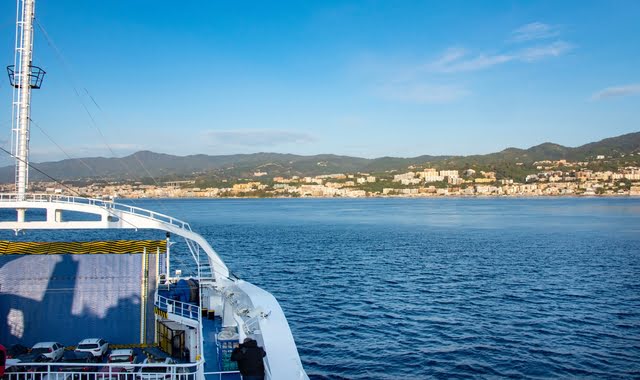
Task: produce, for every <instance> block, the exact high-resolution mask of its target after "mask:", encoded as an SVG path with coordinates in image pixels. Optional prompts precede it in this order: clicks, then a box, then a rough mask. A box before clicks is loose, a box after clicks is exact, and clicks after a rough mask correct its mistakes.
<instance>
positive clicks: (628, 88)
mask: <svg viewBox="0 0 640 380" xmlns="http://www.w3.org/2000/svg"><path fill="white" fill-rule="evenodd" d="M638 94H640V83H633V84H627V85H623V86H615V87H607V88H605V89H603V90H600V91H598V92H596V93H594V94H593V95H591V100H602V99H608V98H615V97H622V96H630V95H638Z"/></svg>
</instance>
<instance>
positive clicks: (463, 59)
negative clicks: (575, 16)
mask: <svg viewBox="0 0 640 380" xmlns="http://www.w3.org/2000/svg"><path fill="white" fill-rule="evenodd" d="M572 48H573V45H571V44H569V43H567V42H564V41H555V42H553V43H550V44H546V45H539V46H533V47H528V48H525V49H519V50H514V51H510V52H506V53H500V54H484V53H482V54H479V55H476V56H469V55H468V54H467V53H466V51H464V50H462V49H460V48H449V49H447V50H445V52H444V53H443V54H442V55H441V56H440V57H438V58H437V59H435V60H434V61H433V62H431V63H428V64H427V65H424V68H425V69H426V70H428V71H432V72H439V73H457V72H465V71H478V70H483V69H488V68H491V67H493V66H497V65H500V64H503V63H507V62H512V61H521V62H533V61H538V60H541V59H543V58H547V57H557V56H560V55H562V54H564V53H566V52H568V51H569V50H571V49H572Z"/></svg>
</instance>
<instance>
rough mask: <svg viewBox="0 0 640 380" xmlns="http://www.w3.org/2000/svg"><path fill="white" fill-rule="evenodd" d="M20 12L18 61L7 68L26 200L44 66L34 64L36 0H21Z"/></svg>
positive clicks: (14, 148)
mask: <svg viewBox="0 0 640 380" xmlns="http://www.w3.org/2000/svg"><path fill="white" fill-rule="evenodd" d="M16 13H17V19H18V20H17V23H16V55H15V61H14V65H13V66H8V67H7V71H8V73H9V79H10V81H11V84H12V86H13V87H14V91H13V124H12V138H11V153H12V154H13V157H15V159H16V176H15V180H16V192H17V194H18V195H17V200H18V201H23V200H25V193H26V191H27V187H28V181H29V122H30V115H31V89H36V88H40V85H41V84H42V78H43V76H44V70H42V69H41V68H39V67H37V66H33V65H32V64H31V62H32V55H33V20H34V17H35V0H18V1H17V12H16ZM18 214H19V215H18V219H20V212H19V213H18Z"/></svg>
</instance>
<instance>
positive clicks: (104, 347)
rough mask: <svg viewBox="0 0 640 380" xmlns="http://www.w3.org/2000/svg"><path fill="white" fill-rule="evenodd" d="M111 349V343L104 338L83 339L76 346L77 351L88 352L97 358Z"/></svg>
mask: <svg viewBox="0 0 640 380" xmlns="http://www.w3.org/2000/svg"><path fill="white" fill-rule="evenodd" d="M108 350H109V343H108V342H107V341H106V340H104V339H102V338H89V339H83V340H81V341H80V343H78V345H77V346H76V349H75V351H78V352H88V353H90V354H91V355H93V357H95V358H102V357H103V356H104V355H106V354H107V351H108Z"/></svg>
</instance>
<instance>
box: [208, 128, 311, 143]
mask: <svg viewBox="0 0 640 380" xmlns="http://www.w3.org/2000/svg"><path fill="white" fill-rule="evenodd" d="M205 137H206V138H207V139H209V140H210V142H211V143H212V144H213V145H234V146H241V147H272V146H277V145H283V144H291V143H295V144H306V143H311V142H314V141H316V139H315V137H313V136H311V135H310V134H308V133H300V132H293V131H283V130H274V129H245V130H233V131H207V132H205Z"/></svg>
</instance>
